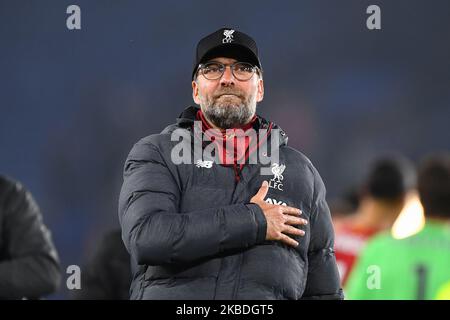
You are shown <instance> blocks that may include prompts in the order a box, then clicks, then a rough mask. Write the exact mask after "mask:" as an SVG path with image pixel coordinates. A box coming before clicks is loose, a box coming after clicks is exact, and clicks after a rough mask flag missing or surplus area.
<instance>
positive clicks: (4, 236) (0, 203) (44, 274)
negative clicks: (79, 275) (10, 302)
mask: <svg viewBox="0 0 450 320" xmlns="http://www.w3.org/2000/svg"><path fill="white" fill-rule="evenodd" d="M60 280H61V271H60V266H59V259H58V255H57V252H56V249H55V246H54V245H53V242H52V239H51V235H50V231H49V230H48V229H47V227H46V226H45V225H44V223H43V221H42V215H41V213H40V210H39V207H38V206H37V204H36V202H35V201H34V199H33V197H32V195H31V194H30V192H28V191H27V190H25V188H24V187H23V186H22V185H21V184H20V183H19V182H15V181H13V180H11V179H8V178H6V177H4V176H1V175H0V299H25V298H27V299H38V298H42V297H43V296H45V295H48V294H50V293H53V292H54V291H55V290H56V289H57V288H58V286H59V283H60Z"/></svg>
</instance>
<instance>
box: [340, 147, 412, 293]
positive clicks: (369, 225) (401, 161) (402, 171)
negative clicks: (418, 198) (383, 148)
mask: <svg viewBox="0 0 450 320" xmlns="http://www.w3.org/2000/svg"><path fill="white" fill-rule="evenodd" d="M415 182H416V174H415V170H414V167H413V165H412V164H411V163H410V162H409V161H408V160H407V159H405V158H403V157H398V156H396V157H389V158H382V159H379V160H378V161H376V162H375V163H374V164H373V166H372V167H371V169H370V172H369V174H368V176H367V178H366V181H365V182H364V184H363V186H362V188H361V191H360V201H359V205H358V207H357V209H356V211H355V213H353V214H351V215H349V216H346V217H344V218H341V219H337V220H335V221H334V224H335V232H336V241H335V247H334V248H335V253H336V260H337V264H338V268H339V273H340V275H341V281H342V285H345V282H346V280H347V277H348V275H349V273H350V271H351V269H352V267H353V264H354V263H355V261H356V259H357V257H358V256H359V254H360V252H361V250H362V249H363V248H364V246H365V244H366V242H367V240H368V239H369V238H371V237H372V236H373V235H375V234H376V233H378V232H379V231H383V230H388V229H390V228H391V227H392V225H393V224H394V222H395V220H396V219H397V217H398V215H399V214H400V212H401V211H402V209H403V207H404V205H405V201H406V197H407V195H408V193H409V192H410V191H412V190H413V189H414V187H415Z"/></svg>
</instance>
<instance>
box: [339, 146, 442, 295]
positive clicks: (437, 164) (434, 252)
mask: <svg viewBox="0 0 450 320" xmlns="http://www.w3.org/2000/svg"><path fill="white" fill-rule="evenodd" d="M418 191H419V197H420V201H421V202H422V206H423V208H424V213H425V221H426V222H425V226H424V228H423V229H422V230H421V231H420V232H418V233H416V234H415V235H413V236H410V237H407V238H404V239H395V238H394V237H393V236H392V235H391V234H389V233H383V234H380V235H377V236H376V237H375V238H373V240H371V241H369V242H368V244H367V246H366V248H365V249H364V251H363V252H362V254H361V257H360V258H359V260H358V262H357V264H356V265H355V268H354V270H353V271H352V273H351V274H350V276H349V280H348V285H347V291H346V294H347V297H348V298H349V299H450V154H445V155H436V156H432V157H430V158H428V159H427V160H425V161H424V162H423V164H422V165H421V167H420V169H419V175H418Z"/></svg>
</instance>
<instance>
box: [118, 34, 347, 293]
mask: <svg viewBox="0 0 450 320" xmlns="http://www.w3.org/2000/svg"><path fill="white" fill-rule="evenodd" d="M192 89H193V90H192V94H193V99H194V101H195V102H196V103H197V104H198V105H200V108H199V107H188V108H187V109H185V110H184V111H183V112H182V113H181V115H180V116H179V118H178V119H177V122H176V123H175V124H172V125H170V126H168V127H167V128H166V129H164V130H163V131H162V132H161V133H160V134H154V135H150V136H148V137H145V138H143V139H141V140H140V141H138V142H137V143H136V144H135V145H134V147H133V148H132V150H131V152H130V154H129V155H128V158H127V160H126V162H125V167H124V182H123V186H122V190H121V194H120V199H119V220H120V223H121V228H122V239H123V241H124V243H125V246H126V248H127V250H128V251H129V253H130V255H131V261H132V271H133V274H134V276H133V281H132V285H131V298H132V299H221V300H222V299H343V294H342V290H341V288H340V285H339V283H340V280H339V274H338V271H337V267H336V260H335V256H334V251H333V245H334V231H333V227H332V223H331V218H330V212H329V209H328V206H327V203H326V201H325V187H324V185H323V182H322V180H321V178H320V175H319V173H318V172H317V170H316V169H315V168H314V166H313V165H312V164H311V162H310V161H309V160H308V159H307V158H306V157H305V156H304V155H303V154H302V153H300V152H299V151H297V150H295V149H293V148H291V147H288V146H287V135H286V133H284V131H282V130H281V128H279V127H278V126H277V125H276V124H275V123H273V122H270V121H268V120H266V119H264V118H262V117H260V116H258V115H256V104H257V102H259V101H261V100H262V99H263V96H264V83H263V79H262V66H261V63H260V60H259V58H258V49H257V46H256V43H255V41H254V40H253V39H252V38H250V37H249V36H248V35H246V34H244V33H242V32H239V31H237V30H235V29H231V28H222V29H220V30H217V31H216V32H214V33H212V34H210V35H208V36H206V37H205V38H203V39H201V40H200V42H199V43H198V45H197V51H196V55H195V62H194V69H193V72H192ZM198 127H200V130H197V129H198ZM256 131H258V135H255V134H254V133H255V132H256ZM180 140H181V141H180ZM269 141H270V143H269ZM198 146H199V148H200V150H201V152H200V153H201V154H200V156H199V152H198V150H196V148H197V147H198ZM269 151H270V159H269ZM255 155H256V156H257V157H258V158H257V160H256V161H252V160H254V159H255ZM180 159H181V161H180ZM268 160H270V161H268Z"/></svg>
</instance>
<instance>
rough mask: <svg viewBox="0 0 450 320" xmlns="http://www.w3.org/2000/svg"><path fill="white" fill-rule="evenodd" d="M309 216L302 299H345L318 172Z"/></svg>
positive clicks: (314, 170) (330, 224) (331, 228)
mask: <svg viewBox="0 0 450 320" xmlns="http://www.w3.org/2000/svg"><path fill="white" fill-rule="evenodd" d="M311 170H312V171H313V174H314V195H313V203H312V213H311V221H310V226H311V229H310V230H311V231H310V232H311V241H310V245H309V250H308V264H309V267H308V278H307V281H306V288H305V291H304V293H303V297H302V299H332V300H341V299H344V295H343V292H342V289H341V287H340V277H339V272H338V269H337V265H336V257H335V255H334V229H333V224H332V222H331V215H330V210H329V208H328V205H327V203H326V200H325V192H326V191H325V186H324V184H323V181H322V178H321V177H320V175H319V173H318V172H317V170H316V169H315V168H314V167H313V166H312V165H311Z"/></svg>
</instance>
